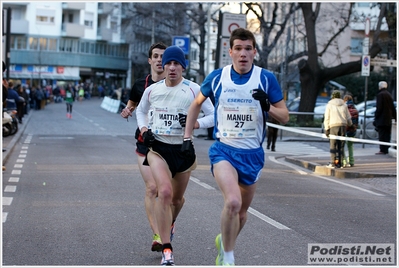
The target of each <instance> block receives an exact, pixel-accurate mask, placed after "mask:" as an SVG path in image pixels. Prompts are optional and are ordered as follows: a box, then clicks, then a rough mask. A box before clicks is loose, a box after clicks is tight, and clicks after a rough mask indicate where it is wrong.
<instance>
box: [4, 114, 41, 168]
mask: <svg viewBox="0 0 399 268" xmlns="http://www.w3.org/2000/svg"><path fill="white" fill-rule="evenodd" d="M33 111H34V110H30V111H29V113H28V114H27V115H25V116H24V119H25V120H24V123H23V124H19V125H18V131H17V133H15V134H14V137H13V138H12V140H11V141H10V143H9V144H8V145H7V147H3V149H6V151H5V152H3V166H4V165H5V164H6V163H7V160H8V158H9V155H10V154H11V152H12V151H13V150H14V146H15V144H16V143H17V142H18V141H19V139H20V138H21V137H22V135H23V134H24V132H25V128H26V126H27V124H28V122H29V120H30V117H31V115H32V112H33Z"/></svg>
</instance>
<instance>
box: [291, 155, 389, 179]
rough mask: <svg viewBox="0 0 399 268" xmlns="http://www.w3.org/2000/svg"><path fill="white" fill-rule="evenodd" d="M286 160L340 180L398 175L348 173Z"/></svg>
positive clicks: (301, 161) (302, 161)
mask: <svg viewBox="0 0 399 268" xmlns="http://www.w3.org/2000/svg"><path fill="white" fill-rule="evenodd" d="M285 160H286V161H287V162H289V163H292V164H295V165H297V166H300V167H303V168H306V169H309V170H310V171H312V172H314V173H316V174H319V175H324V176H332V177H336V178H339V179H357V178H380V177H396V174H392V173H391V174H387V173H385V174H384V173H364V172H356V171H347V170H345V168H342V169H334V168H328V167H326V166H322V165H320V164H318V163H313V162H309V161H304V160H300V159H294V158H291V157H285Z"/></svg>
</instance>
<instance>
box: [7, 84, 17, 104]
mask: <svg viewBox="0 0 399 268" xmlns="http://www.w3.org/2000/svg"><path fill="white" fill-rule="evenodd" d="M18 102H19V95H18V93H17V91H15V89H14V83H13V82H12V81H8V93H7V110H15V111H17V110H18V106H17V104H18Z"/></svg>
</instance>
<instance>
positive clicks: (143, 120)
mask: <svg viewBox="0 0 399 268" xmlns="http://www.w3.org/2000/svg"><path fill="white" fill-rule="evenodd" d="M150 92H151V90H149V89H148V88H147V89H146V90H145V91H144V93H143V96H142V97H141V100H140V103H139V105H138V106H137V108H136V119H137V126H138V128H139V129H140V130H141V128H142V127H147V128H148V117H147V114H148V110H149V109H150V106H151V105H150V102H149V99H148V96H149V93H150Z"/></svg>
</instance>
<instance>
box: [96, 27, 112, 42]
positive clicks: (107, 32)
mask: <svg viewBox="0 0 399 268" xmlns="http://www.w3.org/2000/svg"><path fill="white" fill-rule="evenodd" d="M97 40H103V41H112V30H111V29H107V28H98V29H97Z"/></svg>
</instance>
